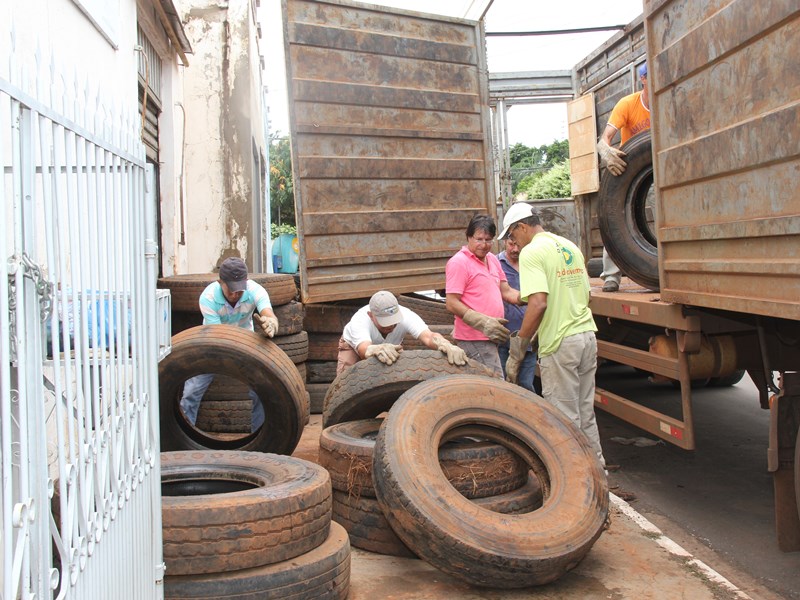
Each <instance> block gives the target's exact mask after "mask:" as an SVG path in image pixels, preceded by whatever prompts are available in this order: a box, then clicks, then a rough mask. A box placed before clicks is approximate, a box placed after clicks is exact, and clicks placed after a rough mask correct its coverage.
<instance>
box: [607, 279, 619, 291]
mask: <svg viewBox="0 0 800 600" xmlns="http://www.w3.org/2000/svg"><path fill="white" fill-rule="evenodd" d="M618 290H619V281H614V280H613V279H608V280H606V282H605V283H604V284H603V291H604V292H616V291H618Z"/></svg>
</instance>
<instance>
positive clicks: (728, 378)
mask: <svg viewBox="0 0 800 600" xmlns="http://www.w3.org/2000/svg"><path fill="white" fill-rule="evenodd" d="M746 373H747V371H746V370H744V369H739V370H738V371H734V372H733V373H731V374H730V375H725V376H724V377H712V378H711V379H709V380H708V385H710V386H711V387H731V386H733V385H736V384H737V383H739V382H740V381H741V380H742V379H744V376H745V374H746Z"/></svg>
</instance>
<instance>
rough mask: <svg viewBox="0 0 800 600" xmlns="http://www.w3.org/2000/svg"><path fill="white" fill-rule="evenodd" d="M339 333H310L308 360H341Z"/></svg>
mask: <svg viewBox="0 0 800 600" xmlns="http://www.w3.org/2000/svg"><path fill="white" fill-rule="evenodd" d="M341 337H342V332H341V331H340V332H339V333H311V332H308V360H318V361H336V360H338V359H339V339H341Z"/></svg>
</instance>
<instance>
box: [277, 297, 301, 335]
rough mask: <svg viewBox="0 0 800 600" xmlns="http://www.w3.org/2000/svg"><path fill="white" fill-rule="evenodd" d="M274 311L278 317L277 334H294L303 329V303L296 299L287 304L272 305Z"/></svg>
mask: <svg viewBox="0 0 800 600" xmlns="http://www.w3.org/2000/svg"><path fill="white" fill-rule="evenodd" d="M272 312H273V313H275V317H276V318H277V319H278V333H276V334H275V335H293V334H295V333H300V332H301V331H303V305H302V304H300V303H299V302H296V301H295V300H292V301H291V302H289V303H287V304H281V305H280V306H278V305H277V304H275V305H273V306H272Z"/></svg>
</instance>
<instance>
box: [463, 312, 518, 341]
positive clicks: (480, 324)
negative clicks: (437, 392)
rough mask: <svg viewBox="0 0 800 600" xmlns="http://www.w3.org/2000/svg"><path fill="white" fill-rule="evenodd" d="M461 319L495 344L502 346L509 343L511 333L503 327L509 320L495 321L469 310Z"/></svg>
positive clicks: (492, 318)
mask: <svg viewBox="0 0 800 600" xmlns="http://www.w3.org/2000/svg"><path fill="white" fill-rule="evenodd" d="M461 319H462V320H463V321H464V323H466V324H467V325H469V326H470V327H472V328H473V329H477V330H478V331H480V332H481V333H483V334H484V335H485V336H486V337H488V338H489V339H490V340H492V341H493V342H494V343H495V344H502V343H503V342H507V341H508V336H509V335H511V332H510V331H509V330H508V329H506V328H505V327H503V325H505V324H506V323H508V320H507V319H495V318H494V317H490V316H488V315H484V314H483V313H479V312H478V311H475V310H472V309H469V310H468V311H467V312H465V313H464V316H463V317H461Z"/></svg>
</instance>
